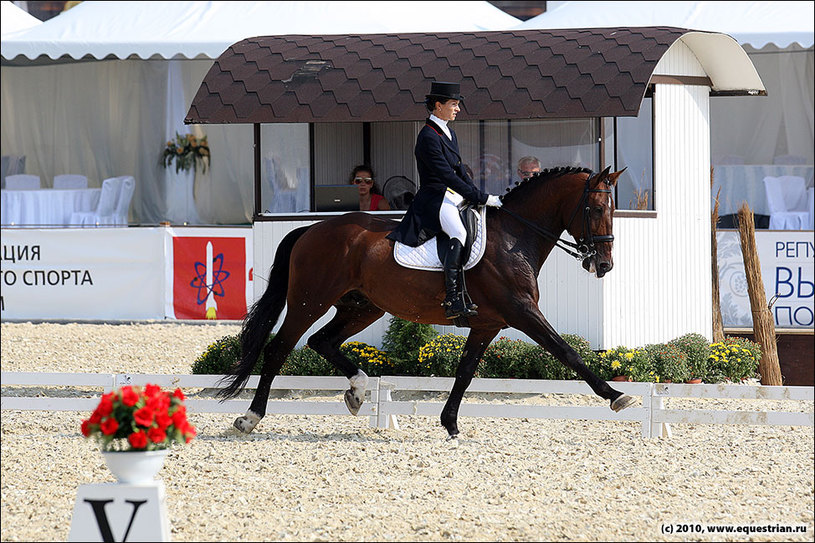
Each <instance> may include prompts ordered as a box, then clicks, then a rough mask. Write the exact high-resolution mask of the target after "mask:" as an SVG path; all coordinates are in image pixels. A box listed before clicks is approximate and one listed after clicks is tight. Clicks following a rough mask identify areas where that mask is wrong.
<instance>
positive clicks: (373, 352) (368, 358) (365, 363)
mask: <svg viewBox="0 0 815 543" xmlns="http://www.w3.org/2000/svg"><path fill="white" fill-rule="evenodd" d="M340 352H342V354H344V355H345V356H346V358H348V359H349V360H350V361H351V362H353V363H354V364H356V365H357V366H358V367H359V368H360V369H361V370H362V371H364V372H365V373H366V374H368V375H371V376H373V377H380V376H382V375H391V374H393V370H394V368H395V365H394V363H393V360H391V359H390V358H389V357H388V354H387V353H386V352H384V351H380V350H379V349H377V348H376V347H374V346H372V345H368V344H367V343H362V342H361V341H349V342H348V343H343V344H342V345H341V346H340Z"/></svg>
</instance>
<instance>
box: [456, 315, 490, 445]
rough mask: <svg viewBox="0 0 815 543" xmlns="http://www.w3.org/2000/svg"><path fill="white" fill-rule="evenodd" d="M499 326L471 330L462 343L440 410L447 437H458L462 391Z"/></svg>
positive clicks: (471, 377)
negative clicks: (449, 389) (445, 400)
mask: <svg viewBox="0 0 815 543" xmlns="http://www.w3.org/2000/svg"><path fill="white" fill-rule="evenodd" d="M499 330H500V328H496V329H490V330H471V331H470V335H469V336H468V337H467V343H465V344H464V350H463V351H462V353H461V361H460V362H459V363H458V369H456V381H455V383H453V389H452V390H451V391H450V395H449V396H448V397H447V403H445V404H444V408H443V409H442V410H441V425H442V426H444V428H445V429H446V430H447V434H448V437H447V439H453V438H455V437H458V408H459V407H460V406H461V400H462V399H463V398H464V392H465V391H466V390H467V387H469V386H470V383H471V382H472V380H473V375H475V370H476V369H477V368H478V361H479V360H481V357H482V356H483V355H484V351H486V350H487V347H488V346H489V344H490V341H492V340H493V338H494V337H495V336H496V335H497V334H498V331H499Z"/></svg>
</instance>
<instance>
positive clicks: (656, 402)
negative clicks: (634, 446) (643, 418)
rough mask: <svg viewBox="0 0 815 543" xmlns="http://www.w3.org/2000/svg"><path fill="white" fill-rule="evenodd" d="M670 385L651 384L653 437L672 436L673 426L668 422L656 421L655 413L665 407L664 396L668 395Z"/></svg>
mask: <svg viewBox="0 0 815 543" xmlns="http://www.w3.org/2000/svg"><path fill="white" fill-rule="evenodd" d="M668 391H669V389H668V385H666V384H659V383H655V384H653V385H651V402H650V403H651V437H671V427H670V426H669V425H668V423H667V422H654V415H656V414H657V413H659V412H662V411H663V410H664V409H665V401H664V399H663V398H664V396H668V395H669V394H668Z"/></svg>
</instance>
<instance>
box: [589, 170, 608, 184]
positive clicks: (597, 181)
mask: <svg viewBox="0 0 815 543" xmlns="http://www.w3.org/2000/svg"><path fill="white" fill-rule="evenodd" d="M609 171H611V166H609V167H608V168H606V169H605V170H603V171H602V172H600V173H598V174H597V175H595V176H594V177H593V178H592V181H593V183H592V184H593V186H594V187H597V185H599V184H600V183H602V182H603V181H605V182H606V183H608V181H606V178H607V177H608V172H609Z"/></svg>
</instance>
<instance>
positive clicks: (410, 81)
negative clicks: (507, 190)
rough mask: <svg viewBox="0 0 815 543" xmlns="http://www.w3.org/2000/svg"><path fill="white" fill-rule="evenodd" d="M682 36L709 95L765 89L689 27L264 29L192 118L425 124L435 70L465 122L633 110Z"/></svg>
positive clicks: (213, 83)
mask: <svg viewBox="0 0 815 543" xmlns="http://www.w3.org/2000/svg"><path fill="white" fill-rule="evenodd" d="M677 40H681V41H683V42H684V43H685V44H686V45H687V46H688V47H689V48H690V49H691V51H693V54H694V55H695V56H696V57H697V58H698V59H699V60H700V62H701V64H702V66H703V67H704V68H705V70H706V74H707V76H708V77H709V79H707V80H706V82H707V84H709V85H710V86H711V87H712V89H713V91H715V92H727V93H729V94H737V95H753V94H762V93H764V85H763V84H762V82H761V79H760V78H759V77H758V74H757V73H756V71H755V68H753V65H752V63H751V62H750V60H749V58H748V56H747V54H746V53H745V52H744V50H743V49H742V48H741V47H740V46H739V44H738V43H736V41H735V40H733V38H730V37H729V36H726V35H723V34H718V33H708V32H697V31H693V30H687V29H682V28H672V27H632V28H596V29H573V30H523V31H522V30H512V31H487V32H455V33H409V34H398V35H395V34H364V35H350V34H348V35H342V36H337V35H331V36H260V37H253V38H248V39H246V40H243V41H241V42H239V43H236V44H235V45H233V46H232V47H230V48H229V49H227V51H226V52H224V54H222V55H221V56H220V57H219V59H218V61H217V62H215V64H214V65H213V66H212V69H211V70H210V72H209V73H208V74H207V77H206V78H205V79H204V80H203V82H202V83H201V88H200V89H199V91H198V93H197V95H196V97H195V99H194V100H193V103H192V106H191V108H190V113H189V114H188V116H187V118H186V119H185V122H188V123H290V122H293V123H303V122H354V121H356V122H360V121H365V122H377V121H389V120H390V121H393V120H410V121H421V120H423V119H424V118H425V115H426V113H427V112H426V111H425V110H424V108H423V107H421V106H422V103H423V102H424V95H425V93H426V92H427V83H426V81H427V74H429V73H432V74H434V77H436V78H437V79H440V80H443V81H461V91H462V94H464V95H465V96H466V97H467V98H466V100H464V104H463V109H464V111H466V114H467V116H468V118H470V119H530V118H537V119H542V118H585V117H622V116H636V115H637V114H638V113H639V109H640V104H641V102H642V99H643V96H644V95H645V93H646V90H647V88H648V83H649V81H650V80H651V77H652V76H653V73H654V70H655V69H656V67H657V64H658V63H659V61H660V59H661V58H662V57H663V55H664V54H665V53H666V52H667V51H668V49H670V48H671V46H672V45H673V44H674V42H676V41H677Z"/></svg>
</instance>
